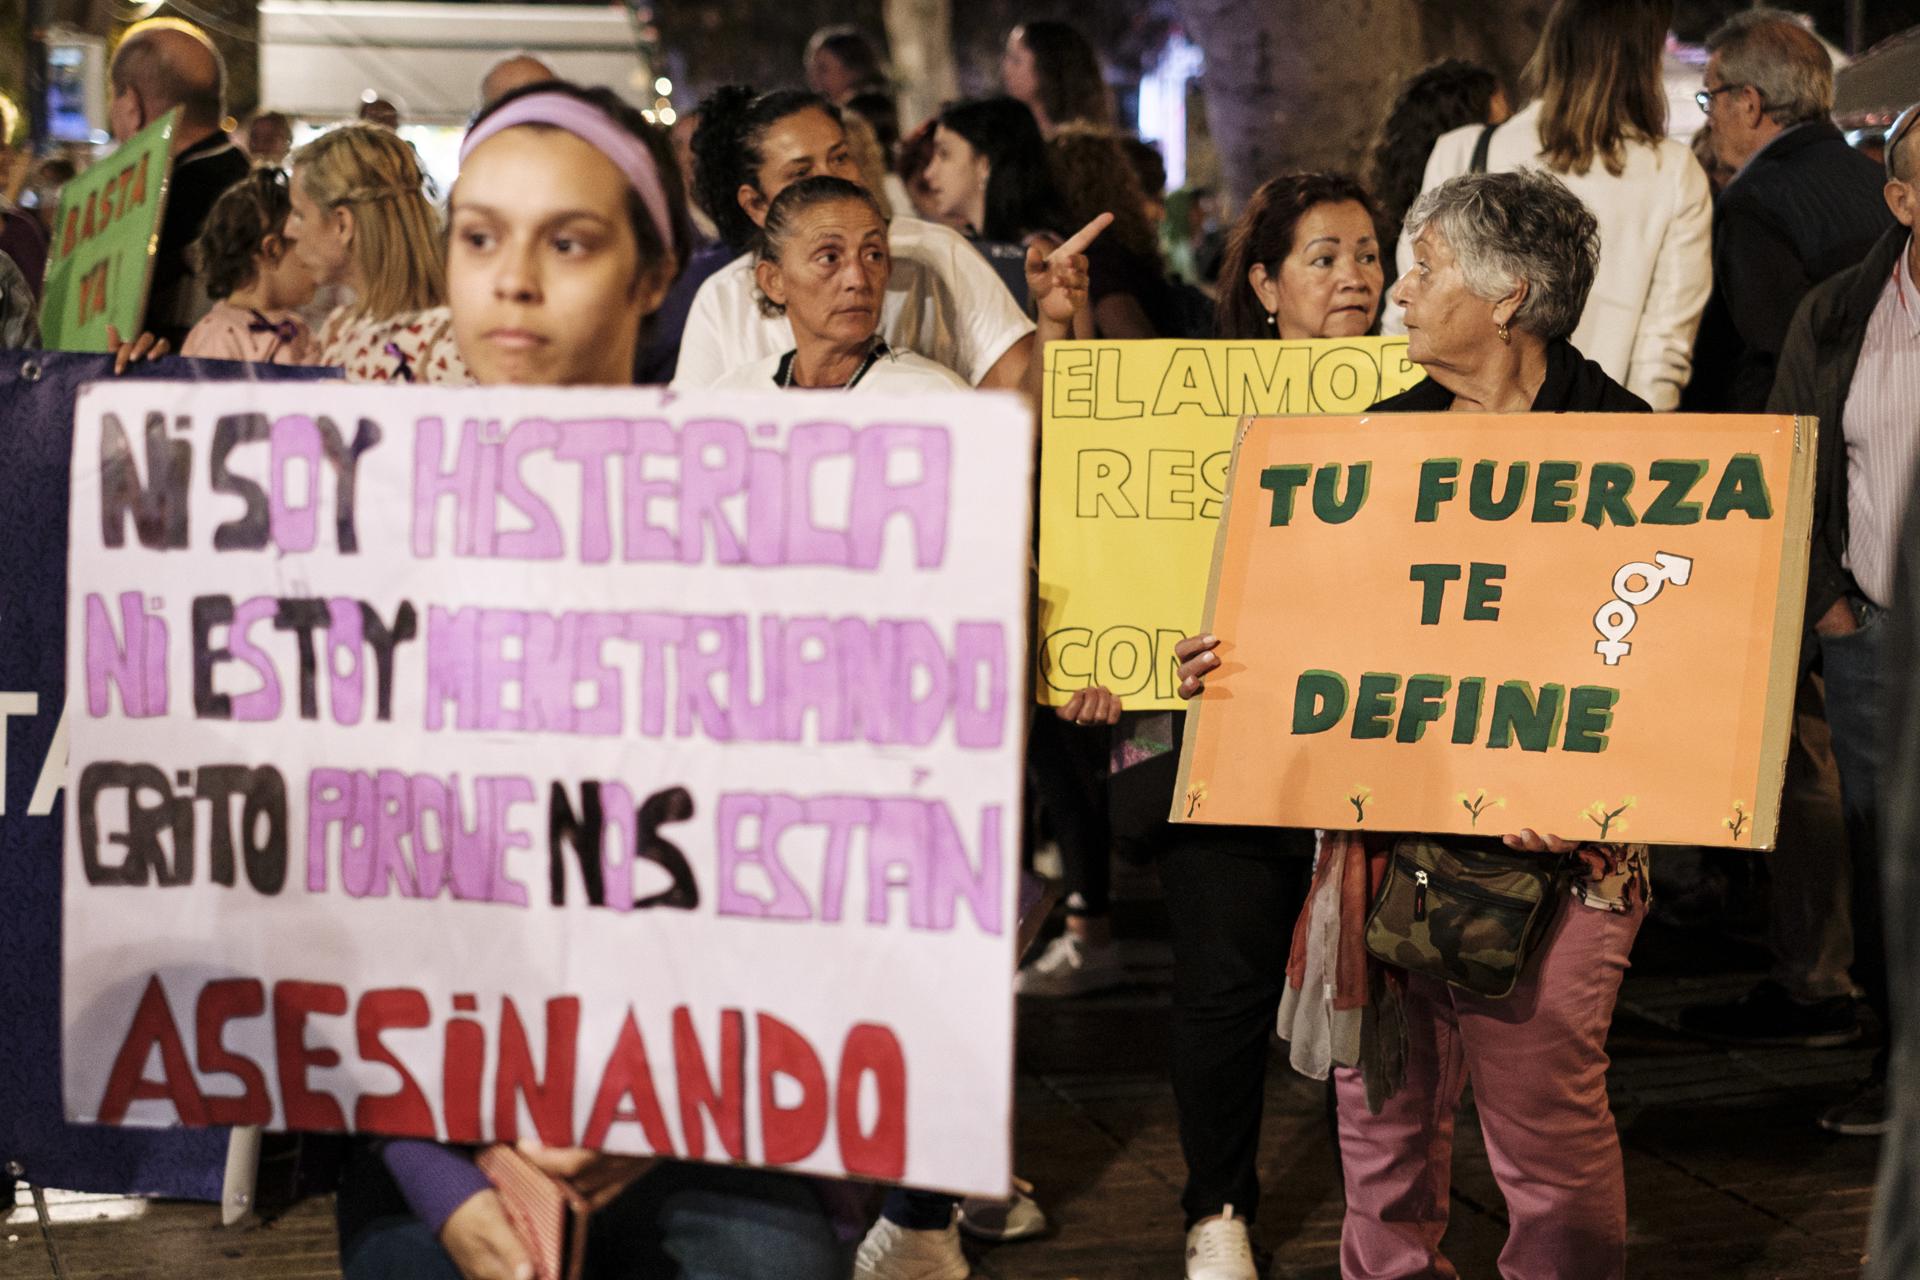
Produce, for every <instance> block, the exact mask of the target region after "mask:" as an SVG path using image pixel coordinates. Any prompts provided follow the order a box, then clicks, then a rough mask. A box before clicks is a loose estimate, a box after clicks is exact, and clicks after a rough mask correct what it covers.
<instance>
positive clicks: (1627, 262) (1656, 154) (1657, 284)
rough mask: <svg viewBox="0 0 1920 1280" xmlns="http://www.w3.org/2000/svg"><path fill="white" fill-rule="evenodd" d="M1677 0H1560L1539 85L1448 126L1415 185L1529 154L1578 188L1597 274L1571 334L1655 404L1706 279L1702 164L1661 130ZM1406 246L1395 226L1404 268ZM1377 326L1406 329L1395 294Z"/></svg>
mask: <svg viewBox="0 0 1920 1280" xmlns="http://www.w3.org/2000/svg"><path fill="white" fill-rule="evenodd" d="M1672 11H1673V6H1672V4H1671V2H1670V0H1559V3H1558V4H1556V5H1555V6H1554V9H1553V12H1552V13H1551V14H1550V15H1549V16H1548V18H1547V25H1546V29H1545V30H1544V31H1543V32H1542V33H1541V36H1540V44H1539V47H1538V48H1536V49H1535V51H1534V55H1533V61H1532V63H1531V64H1530V65H1529V66H1528V68H1527V79H1528V81H1529V82H1530V83H1531V85H1533V86H1534V87H1535V88H1536V89H1537V91H1538V95H1539V96H1538V97H1537V98H1536V99H1535V100H1534V101H1533V102H1532V103H1531V104H1530V105H1529V106H1527V107H1526V109H1524V110H1523V111H1521V112H1520V113H1519V114H1518V115H1516V116H1514V117H1513V118H1512V119H1511V120H1509V121H1507V122H1506V123H1505V124H1503V125H1499V126H1494V127H1483V126H1480V125H1469V126H1467V127H1466V128H1463V129H1456V130H1454V131H1453V132H1452V133H1449V134H1446V135H1444V136H1442V137H1441V139H1440V141H1439V142H1437V143H1435V144H1434V148H1433V155H1432V157H1431V158H1430V159H1429V160H1428V161H1427V173H1426V180H1425V181H1424V182H1423V183H1422V186H1421V189H1422V190H1423V191H1431V190H1433V188H1435V187H1437V186H1439V185H1440V184H1441V183H1442V182H1445V181H1446V180H1447V179H1448V178H1453V177H1458V176H1459V175H1460V174H1463V173H1467V172H1469V171H1470V170H1474V169H1485V170H1487V171H1489V172H1494V173H1502V172H1506V171H1509V170H1513V169H1519V168H1522V167H1526V166H1532V167H1536V168H1543V169H1546V170H1549V171H1550V172H1552V173H1553V175H1554V176H1555V177H1557V178H1559V179H1560V180H1561V182H1563V183H1565V184H1566V186H1567V188H1568V189H1569V190H1571V191H1572V192H1573V193H1574V194H1575V195H1576V196H1579V197H1580V199H1581V201H1582V202H1583V203H1584V204H1585V205H1586V206H1587V208H1588V209H1590V210H1592V212H1593V215H1594V217H1595V218H1596V219H1597V220H1598V221H1599V223H1600V274H1599V276H1598V278H1596V279H1595V281H1594V285H1593V293H1592V295H1591V296H1590V297H1589V298H1588V300H1587V309H1586V312H1585V314H1584V315H1582V316H1581V319H1580V325H1579V327H1578V328H1577V329H1575V330H1574V332H1573V337H1572V341H1573V344H1574V346H1576V347H1578V348H1579V349H1580V350H1581V351H1582V352H1584V353H1585V354H1586V356H1587V357H1588V358H1589V359H1591V360H1593V361H1595V362H1597V363H1598V364H1599V365H1600V367H1601V368H1603V369H1605V370H1606V372H1607V374H1608V376H1609V377H1612V378H1614V379H1615V380H1617V381H1619V382H1621V383H1623V384H1624V385H1625V386H1626V388H1627V389H1628V390H1629V391H1631V392H1633V393H1634V394H1635V395H1637V396H1639V397H1641V398H1642V399H1644V400H1645V401H1646V402H1647V403H1648V404H1650V405H1652V406H1653V408H1654V410H1655V411H1656V412H1666V411H1669V410H1672V409H1673V408H1674V407H1675V406H1677V405H1678V404H1679V402H1680V392H1681V390H1682V389H1683V388H1684V387H1685V386H1686V385H1687V379H1688V378H1689V376H1690V375H1691V373H1692V369H1693V339H1694V334H1695V332H1696V331H1697V330H1698V329H1699V327H1700V314H1701V312H1702V311H1704V310H1705V309H1706V305H1707V295H1708V293H1709V292H1710V291H1711V288H1712V284H1713V246H1712V226H1713V198H1712V193H1711V191H1710V190H1709V188H1708V185H1707V175H1706V172H1705V171H1704V170H1703V169H1701V167H1700V163H1699V161H1698V160H1696V159H1695V158H1694V157H1693V154H1692V153H1691V152H1690V151H1689V150H1688V149H1687V148H1686V147H1685V146H1683V145H1682V144H1680V143H1678V142H1674V141H1672V140H1670V139H1668V138H1667V137H1666V136H1665V133H1666V115H1667V107H1666V96H1665V93H1664V90H1663V88H1662V84H1661V78H1660V67H1661V61H1660V59H1661V53H1662V51H1663V49H1664V48H1665V46H1666V34H1667V24H1668V21H1669V19H1670V18H1671V17H1672ZM1483 141H1484V144H1485V150H1484V154H1483V155H1481V156H1480V157H1479V160H1478V163H1476V159H1475V157H1476V151H1477V150H1479V149H1480V148H1481V146H1482V144H1483ZM1411 248H1412V246H1411V245H1410V243H1409V242H1408V240H1407V239H1406V237H1405V236H1404V235H1402V237H1401V240H1400V246H1399V260H1400V267H1401V269H1403V270H1404V269H1405V268H1406V267H1407V266H1408V264H1409V261H1410V258H1409V255H1410V251H1411ZM1382 328H1383V329H1384V330H1385V331H1386V332H1388V333H1404V332H1405V331H1406V328H1405V321H1404V318H1403V316H1402V314H1401V311H1400V309H1399V308H1398V307H1396V306H1389V307H1388V308H1387V310H1386V312H1385V313H1384V316H1383V321H1382Z"/></svg>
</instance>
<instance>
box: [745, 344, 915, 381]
mask: <svg viewBox="0 0 1920 1280" xmlns="http://www.w3.org/2000/svg"><path fill="white" fill-rule="evenodd" d="M799 354H800V353H799V351H798V350H794V351H789V352H787V354H786V355H784V356H782V357H780V369H779V371H778V372H776V373H775V374H774V375H773V381H774V383H775V385H777V386H779V387H780V388H781V389H782V390H785V389H787V388H789V387H791V386H793V360H794V357H795V356H797V355H799ZM886 354H887V344H886V341H885V340H884V339H881V338H875V339H873V345H872V346H870V347H868V348H867V354H866V356H865V358H864V359H862V360H861V361H860V367H859V368H857V369H855V370H854V371H853V376H852V377H851V378H848V379H847V380H846V381H845V382H843V383H841V384H840V386H839V387H837V388H835V387H802V388H801V390H803V391H833V390H839V391H851V390H853V388H855V387H857V386H859V385H860V379H862V378H864V377H866V376H867V370H869V369H871V368H873V366H874V365H876V364H878V363H879V362H880V357H881V356H884V355H886Z"/></svg>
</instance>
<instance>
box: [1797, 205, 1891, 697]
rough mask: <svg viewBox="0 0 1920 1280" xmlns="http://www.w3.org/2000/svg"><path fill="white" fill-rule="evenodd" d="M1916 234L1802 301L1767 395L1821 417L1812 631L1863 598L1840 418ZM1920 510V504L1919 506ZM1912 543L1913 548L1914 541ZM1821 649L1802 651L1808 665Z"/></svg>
mask: <svg viewBox="0 0 1920 1280" xmlns="http://www.w3.org/2000/svg"><path fill="white" fill-rule="evenodd" d="M1909 239H1911V234H1910V233H1909V232H1908V231H1907V229H1906V228H1905V227H1903V226H1899V225H1897V224H1896V225H1895V226H1894V227H1893V228H1892V229H1891V230H1889V231H1888V232H1887V233H1886V234H1885V235H1883V236H1881V237H1880V239H1879V241H1878V242H1877V243H1876V244H1875V245H1874V246H1873V248H1872V249H1870V250H1869V251H1868V252H1867V256H1866V257H1865V258H1863V259H1861V261H1860V262H1859V263H1858V264H1857V265H1855V266H1852V267H1849V268H1848V269H1847V270H1845V271H1842V272H1840V273H1839V274H1838V275H1835V276H1834V277H1832V278H1831V279H1829V280H1826V281H1824V282H1823V283H1821V284H1818V285H1815V286H1814V288H1813V289H1812V290H1811V291H1810V292H1809V293H1808V294H1807V296H1806V300H1805V301H1804V302H1802V303H1801V304H1800V310H1799V311H1798V312H1797V313H1796V314H1795V315H1794V317H1793V325H1792V327H1791V328H1790V329H1789V330H1788V331H1787V340H1786V343H1785V344H1784V345H1783V346H1782V348H1781V351H1780V367H1779V370H1778V372H1777V374H1776V375H1775V377H1774V380H1773V392H1772V394H1771V395H1770V396H1768V398H1767V405H1766V409H1767V412H1768V413H1792V414H1811V415H1813V416H1814V417H1817V418H1819V419H1820V428H1819V439H1818V442H1817V444H1816V446H1815V450H1814V488H1813V545H1812V548H1811V550H1810V552H1809V556H1808V561H1807V619H1806V621H1807V628H1808V630H1809V631H1810V630H1812V627H1813V624H1814V623H1816V622H1818V621H1819V620H1820V618H1821V616H1822V615H1824V614H1825V613H1826V611H1827V610H1828V609H1830V608H1832V607H1833V603H1834V601H1836V600H1841V599H1844V598H1845V597H1847V596H1851V595H1857V594H1858V593H1859V590H1860V588H1859V584H1858V583H1856V582H1855V581H1854V580H1853V575H1852V574H1851V573H1849V572H1847V569H1846V566H1845V560H1846V555H1847V531H1848V528H1849V526H1850V525H1851V519H1850V516H1849V512H1848V510H1847V435H1846V430H1845V428H1844V426H1843V425H1842V417H1843V414H1844V413H1845V410H1846V407H1847V397H1848V395H1849V394H1851V393H1852V391H1853V374H1854V370H1855V369H1856V368H1857V367H1858V366H1859V363H1860V348H1861V347H1862V346H1864V345H1865V344H1866V339H1867V322H1868V321H1870V320H1872V319H1873V312H1874V309H1875V308H1876V307H1878V306H1879V305H1880V295H1881V293H1882V292H1884V291H1885V289H1886V287H1887V281H1888V279H1889V277H1891V276H1892V274H1893V272H1894V271H1895V270H1896V269H1900V270H1904V269H1905V268H1904V267H1902V266H1901V265H1900V264H1901V262H1902V261H1903V259H1904V258H1905V256H1906V252H1907V242H1908V241H1909ZM1914 508H1915V510H1920V503H1915V504H1914ZM1909 545H1912V544H1909ZM1817 652H1818V649H1817V648H1816V646H1814V645H1812V644H1807V643H1803V644H1802V645H1801V646H1800V662H1801V665H1802V666H1806V665H1807V664H1810V663H1811V662H1812V661H1813V657H1814V655H1815V654H1816V653H1817Z"/></svg>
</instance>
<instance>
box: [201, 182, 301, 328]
mask: <svg viewBox="0 0 1920 1280" xmlns="http://www.w3.org/2000/svg"><path fill="white" fill-rule="evenodd" d="M292 211H293V201H292V199H291V197H289V196H288V195H287V175H286V174H285V173H283V172H281V171H280V170H279V169H276V168H274V167H272V166H270V165H267V166H262V167H260V168H258V169H255V170H254V171H253V172H252V173H249V174H248V175H247V176H246V177H244V178H242V179H241V180H240V181H238V182H236V183H234V184H233V185H232V186H231V187H228V188H227V190H226V194H224V195H222V196H221V197H220V198H219V199H218V200H216V201H214V202H213V208H212V209H211V210H210V211H209V212H208V213H207V221H206V224H205V225H204V226H203V227H202V228H201V231H200V238H199V239H198V240H196V241H194V244H193V260H194V262H195V264H196V265H197V267H198V269H199V272H200V274H201V276H202V277H204V278H205V280H206V282H207V296H208V297H210V298H215V299H219V298H225V297H227V296H228V295H230V294H231V293H233V291H234V290H236V289H244V288H246V287H247V286H248V285H249V284H252V283H253V277H254V275H255V270H254V265H253V260H254V257H255V256H256V255H257V254H258V253H259V252H260V246H261V243H262V242H263V241H265V240H266V238H267V237H268V236H277V235H279V234H280V233H281V232H282V231H283V230H284V229H285V227H286V225H287V215H288V214H289V213H291V212H292Z"/></svg>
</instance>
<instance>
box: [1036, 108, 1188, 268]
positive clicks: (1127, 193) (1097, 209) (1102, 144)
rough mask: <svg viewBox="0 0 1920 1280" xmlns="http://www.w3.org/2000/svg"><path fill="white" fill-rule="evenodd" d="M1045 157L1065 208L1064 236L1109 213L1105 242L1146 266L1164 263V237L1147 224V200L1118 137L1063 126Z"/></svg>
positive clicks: (1086, 127)
mask: <svg viewBox="0 0 1920 1280" xmlns="http://www.w3.org/2000/svg"><path fill="white" fill-rule="evenodd" d="M1047 155H1048V158H1049V159H1050V160H1051V161H1052V163H1053V182H1054V187H1055V188H1056V189H1057V190H1058V191H1059V192H1060V198H1061V200H1062V201H1064V202H1065V204H1066V214H1067V225H1066V226H1064V227H1061V228H1060V230H1061V232H1062V233H1063V234H1066V235H1072V234H1073V233H1074V232H1075V231H1077V230H1079V229H1080V228H1081V227H1082V226H1084V225H1085V224H1087V223H1089V222H1091V221H1093V219H1095V218H1097V217H1099V216H1100V215H1101V214H1102V213H1111V214H1112V215H1113V225H1112V226H1111V227H1108V228H1107V230H1106V237H1107V239H1109V240H1111V241H1113V242H1114V243H1115V244H1118V245H1119V246H1120V247H1121V248H1123V249H1126V250H1128V251H1129V252H1131V253H1134V254H1137V255H1139V256H1140V257H1142V258H1144V259H1146V260H1147V261H1148V262H1152V263H1155V264H1157V263H1158V262H1159V261H1160V237H1159V236H1158V235H1156V234H1155V233H1154V229H1153V224H1152V223H1151V222H1149V221H1148V220H1147V196H1146V193H1145V192H1144V191H1142V190H1140V177H1139V175H1138V174H1136V173H1135V172H1134V169H1133V165H1132V164H1130V163H1128V161H1127V153H1126V151H1125V150H1124V149H1122V147H1121V145H1120V135H1119V134H1117V133H1115V132H1113V131H1112V130H1110V129H1101V128H1097V127H1095V126H1093V125H1089V124H1079V123H1075V124H1069V125H1064V126H1062V127H1061V129H1060V131H1059V132H1058V133H1056V134H1054V135H1053V138H1052V140H1051V141H1049V142H1048V143H1047Z"/></svg>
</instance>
